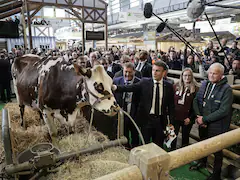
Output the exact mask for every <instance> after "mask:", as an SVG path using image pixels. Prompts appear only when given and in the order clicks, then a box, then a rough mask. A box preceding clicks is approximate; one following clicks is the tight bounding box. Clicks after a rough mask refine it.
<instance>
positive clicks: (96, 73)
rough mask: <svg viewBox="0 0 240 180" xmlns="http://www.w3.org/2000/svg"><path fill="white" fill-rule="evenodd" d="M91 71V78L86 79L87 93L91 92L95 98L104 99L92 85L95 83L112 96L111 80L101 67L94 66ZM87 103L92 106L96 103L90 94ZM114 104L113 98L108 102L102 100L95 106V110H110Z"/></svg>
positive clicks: (107, 100)
mask: <svg viewBox="0 0 240 180" xmlns="http://www.w3.org/2000/svg"><path fill="white" fill-rule="evenodd" d="M91 71H92V76H91V78H86V83H87V86H88V89H89V91H91V92H93V93H94V94H95V95H96V96H98V97H99V98H101V97H104V95H102V94H100V93H98V92H97V91H96V90H95V88H94V86H93V84H94V83H95V82H96V83H102V84H103V87H104V90H106V91H108V92H109V93H111V94H112V90H111V87H112V84H113V81H112V79H111V78H110V77H109V76H108V74H107V72H106V71H105V70H104V68H103V66H101V65H96V66H94V68H92V69H91ZM89 97H90V99H89V102H90V104H91V105H93V103H94V102H95V101H96V98H95V97H93V96H92V95H91V94H89ZM114 102H115V98H114V97H112V98H111V99H110V100H109V99H104V100H102V101H101V102H100V103H98V104H96V107H95V108H96V109H97V110H99V111H102V110H103V109H104V110H110V108H111V106H113V105H114Z"/></svg>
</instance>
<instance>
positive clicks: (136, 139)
mask: <svg viewBox="0 0 240 180" xmlns="http://www.w3.org/2000/svg"><path fill="white" fill-rule="evenodd" d="M129 131H130V132H131V138H132V142H131V145H130V137H129ZM124 136H125V137H126V138H127V139H128V146H129V148H130V147H131V148H134V147H137V146H139V137H138V132H137V129H136V127H135V126H134V125H133V123H132V121H131V120H130V119H129V118H127V117H124Z"/></svg>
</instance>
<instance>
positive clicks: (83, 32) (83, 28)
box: [82, 22, 85, 56]
mask: <svg viewBox="0 0 240 180" xmlns="http://www.w3.org/2000/svg"><path fill="white" fill-rule="evenodd" d="M84 50H85V23H84V22H82V53H83V56H84Z"/></svg>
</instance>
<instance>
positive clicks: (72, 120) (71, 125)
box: [68, 108, 79, 134]
mask: <svg viewBox="0 0 240 180" xmlns="http://www.w3.org/2000/svg"><path fill="white" fill-rule="evenodd" d="M78 112H79V109H78V108H76V109H75V110H74V111H73V113H72V114H68V124H69V130H68V131H69V133H70V134H72V133H73V132H74V125H75V122H76V118H77V114H78Z"/></svg>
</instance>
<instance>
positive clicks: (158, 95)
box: [155, 83, 160, 115]
mask: <svg viewBox="0 0 240 180" xmlns="http://www.w3.org/2000/svg"><path fill="white" fill-rule="evenodd" d="M159 101H160V92H159V83H156V96H155V114H156V115H159Z"/></svg>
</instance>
